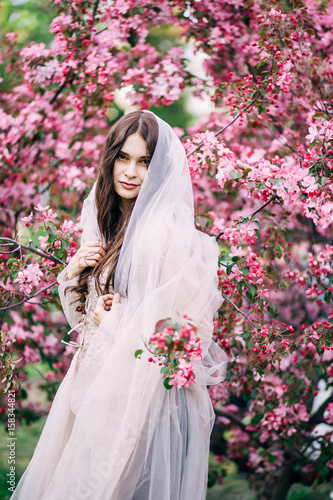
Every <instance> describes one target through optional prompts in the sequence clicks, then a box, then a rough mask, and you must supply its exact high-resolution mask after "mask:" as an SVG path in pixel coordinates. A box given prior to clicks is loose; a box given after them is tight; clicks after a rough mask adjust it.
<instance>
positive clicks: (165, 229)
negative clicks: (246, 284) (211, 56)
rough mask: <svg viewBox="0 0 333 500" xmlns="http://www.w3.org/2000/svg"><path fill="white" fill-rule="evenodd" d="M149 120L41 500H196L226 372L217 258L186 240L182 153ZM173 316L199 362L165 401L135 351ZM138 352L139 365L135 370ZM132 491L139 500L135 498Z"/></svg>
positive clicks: (189, 221)
mask: <svg viewBox="0 0 333 500" xmlns="http://www.w3.org/2000/svg"><path fill="white" fill-rule="evenodd" d="M154 116H155V115H154ZM155 118H156V120H157V123H158V141H157V145H156V148H155V152H154V154H153V157H152V159H151V162H150V165H149V168H148V171H147V174H146V177H145V179H144V181H143V184H142V187H141V190H140V192H139V195H138V197H137V200H136V202H135V205H134V208H133V211H132V215H131V218H130V221H129V224H128V227H127V230H126V233H125V237H124V241H123V245H122V248H121V252H120V255H119V260H118V264H117V268H116V273H115V279H114V291H115V292H119V294H120V304H119V305H117V304H114V305H113V306H112V308H111V310H110V311H109V312H108V313H107V314H106V315H105V317H104V318H103V320H102V322H101V324H100V326H99V327H98V328H97V330H96V332H95V333H94V335H93V338H92V340H91V342H90V344H89V347H88V350H87V352H86V355H85V356H86V358H88V360H89V358H90V359H91V363H90V369H89V370H85V369H83V368H80V369H79V371H78V373H77V376H76V378H75V382H74V384H73V389H72V393H71V409H72V412H73V414H74V415H75V421H74V425H73V429H72V432H71V435H70V437H69V440H68V442H67V444H66V447H65V449H64V451H63V453H62V456H61V460H60V461H59V463H58V466H57V468H56V470H55V473H54V474H53V478H52V481H51V483H50V485H49V487H48V489H47V491H46V493H45V499H48V500H59V498H62V500H74V499H75V500H78V499H89V500H136V499H138V500H143V499H144V500H156V499H158V500H193V499H196V500H204V499H205V498H206V496H205V495H206V475H207V463H208V451H209V437H210V432H211V429H212V425H213V421H214V413H213V410H212V405H211V402H210V399H209V395H208V391H207V388H206V386H207V384H216V383H219V382H221V381H222V380H223V379H224V377H225V371H226V364H227V356H226V355H225V353H224V352H223V351H222V350H221V349H220V348H219V347H218V346H217V345H216V344H215V342H213V340H212V333H213V317H214V314H215V312H216V311H217V309H218V308H219V307H220V306H221V303H222V298H221V293H220V292H219V291H218V288H217V286H218V278H217V262H218V246H217V243H216V241H215V238H214V237H210V236H208V235H206V234H203V233H202V232H200V231H198V230H196V229H195V226H194V208H193V193H192V184H191V179H190V175H189V169H188V164H187V159H186V155H185V151H184V148H183V146H182V144H181V142H180V141H179V139H178V137H177V136H176V134H175V133H174V131H173V130H172V128H171V127H170V126H169V125H168V124H167V123H166V122H164V121H163V120H161V119H160V118H158V117H157V116H155ZM95 186H96V184H95V185H94V187H93V189H92V190H91V192H90V194H89V196H88V198H87V199H86V200H85V202H84V205H83V210H82V217H81V225H82V227H83V233H82V236H81V243H83V242H85V241H89V240H96V239H101V240H102V237H101V234H100V231H99V229H98V224H97V214H96V203H95ZM62 300H63V302H64V301H66V300H68V301H69V299H65V298H64V297H62ZM184 314H186V315H187V316H188V318H189V320H190V321H191V323H192V324H194V325H195V326H196V327H197V333H198V336H199V337H200V338H201V339H202V340H203V351H204V358H203V359H202V360H196V361H194V362H193V364H194V366H195V376H196V381H197V382H196V384H193V385H191V386H190V387H189V388H188V389H185V390H184V389H176V388H173V389H171V390H166V389H165V388H164V386H163V380H162V375H161V374H160V368H161V367H160V366H158V364H157V363H156V364H154V363H149V362H148V357H149V355H150V354H149V353H148V352H147V351H146V349H145V347H144V341H148V340H149V338H150V336H151V335H152V334H153V332H154V330H155V325H156V323H157V322H158V321H159V320H161V319H164V318H171V319H172V320H173V321H174V322H175V321H178V322H182V319H183V315H184ZM140 348H142V349H143V350H144V354H143V355H142V358H141V359H136V358H135V356H134V352H135V351H136V350H137V349H140ZM96 353H98V355H96ZM58 392H59V391H58ZM184 433H185V434H186V439H185V440H184ZM147 477H148V479H147ZM141 483H142V485H143V488H145V490H142V491H145V493H144V494H141V496H140V494H139V495H136V493H135V492H137V491H139V490H140V488H139V490H138V487H139V485H140V484H141ZM41 498H44V497H41Z"/></svg>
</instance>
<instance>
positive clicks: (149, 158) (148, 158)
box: [118, 151, 151, 160]
mask: <svg viewBox="0 0 333 500" xmlns="http://www.w3.org/2000/svg"><path fill="white" fill-rule="evenodd" d="M118 154H120V155H124V156H128V153H125V151H119V153H118ZM140 159H141V160H151V156H141V157H140Z"/></svg>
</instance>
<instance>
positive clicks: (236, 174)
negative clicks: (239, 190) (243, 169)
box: [229, 170, 242, 181]
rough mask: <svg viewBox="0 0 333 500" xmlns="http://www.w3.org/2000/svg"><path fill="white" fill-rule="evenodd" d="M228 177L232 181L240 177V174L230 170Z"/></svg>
mask: <svg viewBox="0 0 333 500" xmlns="http://www.w3.org/2000/svg"><path fill="white" fill-rule="evenodd" d="M229 175H230V177H231V178H232V179H233V180H234V181H236V180H237V179H239V178H240V177H242V174H241V173H240V172H237V171H236V170H232V171H231V172H229Z"/></svg>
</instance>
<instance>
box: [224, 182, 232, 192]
mask: <svg viewBox="0 0 333 500" xmlns="http://www.w3.org/2000/svg"><path fill="white" fill-rule="evenodd" d="M224 191H225V192H226V193H227V194H229V193H231V191H232V180H231V179H229V180H228V181H227V182H226V183H225V184H224Z"/></svg>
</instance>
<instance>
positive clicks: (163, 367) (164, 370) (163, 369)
mask: <svg viewBox="0 0 333 500" xmlns="http://www.w3.org/2000/svg"><path fill="white" fill-rule="evenodd" d="M168 370H169V368H168V367H167V366H162V368H161V373H162V374H163V373H167V371H168Z"/></svg>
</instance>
